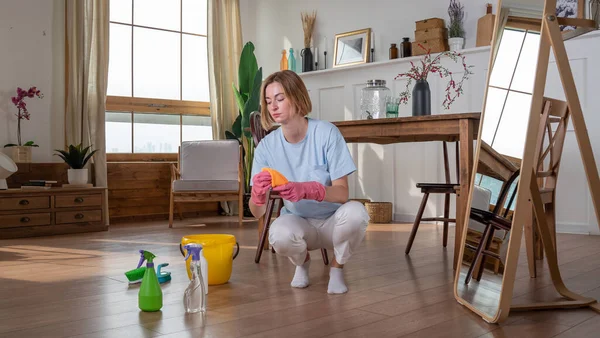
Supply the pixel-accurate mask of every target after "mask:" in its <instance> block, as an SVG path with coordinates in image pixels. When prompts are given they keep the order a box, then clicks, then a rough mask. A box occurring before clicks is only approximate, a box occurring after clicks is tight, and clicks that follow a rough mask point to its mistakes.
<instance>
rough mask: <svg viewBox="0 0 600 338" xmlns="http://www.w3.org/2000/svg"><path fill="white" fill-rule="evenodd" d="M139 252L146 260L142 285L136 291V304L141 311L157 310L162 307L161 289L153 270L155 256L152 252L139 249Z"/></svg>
mask: <svg viewBox="0 0 600 338" xmlns="http://www.w3.org/2000/svg"><path fill="white" fill-rule="evenodd" d="M140 253H141V254H142V255H144V259H145V260H146V261H147V262H146V272H145V273H144V278H143V279H142V285H141V286H140V291H139V293H138V306H139V307H140V310H142V311H148V312H152V311H158V310H160V309H161V308H162V305H163V301H162V290H161V289H160V284H159V283H158V277H157V276H156V271H155V270H154V262H153V260H154V258H155V257H156V256H155V255H154V254H153V253H151V252H150V251H146V250H140Z"/></svg>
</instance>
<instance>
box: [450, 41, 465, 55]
mask: <svg viewBox="0 0 600 338" xmlns="http://www.w3.org/2000/svg"><path fill="white" fill-rule="evenodd" d="M464 44H465V38H449V39H448V45H450V51H451V52H457V51H459V50H461V49H463V46H464Z"/></svg>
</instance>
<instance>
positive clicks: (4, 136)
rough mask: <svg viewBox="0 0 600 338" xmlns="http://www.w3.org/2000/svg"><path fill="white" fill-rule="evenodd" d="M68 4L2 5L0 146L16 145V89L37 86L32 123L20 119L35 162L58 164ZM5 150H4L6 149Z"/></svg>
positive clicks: (27, 0) (22, 0)
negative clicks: (13, 98) (32, 144)
mask: <svg viewBox="0 0 600 338" xmlns="http://www.w3.org/2000/svg"><path fill="white" fill-rule="evenodd" d="M64 32H65V30H64V0H53V1H39V0H18V1H17V0H11V1H0V42H1V43H2V47H1V48H0V146H4V145H5V144H7V143H16V142H17V117H16V116H15V114H16V113H17V109H16V107H15V106H14V105H13V104H12V102H11V96H15V95H16V89H17V87H21V88H23V89H27V88H29V87H30V86H36V87H38V89H40V90H41V91H42V93H43V94H44V98H43V99H37V98H28V99H27V100H26V102H27V108H28V110H29V112H30V114H31V120H29V121H27V120H23V121H21V134H22V141H23V142H26V141H28V140H33V141H35V142H36V143H37V144H39V145H40V147H39V148H33V161H34V162H51V161H57V159H58V160H60V158H58V157H56V156H54V157H53V156H52V154H53V149H56V148H62V144H63V123H64V86H65V85H64V63H65V59H64V49H65V44H64ZM5 151H6V150H5Z"/></svg>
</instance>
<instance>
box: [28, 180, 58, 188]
mask: <svg viewBox="0 0 600 338" xmlns="http://www.w3.org/2000/svg"><path fill="white" fill-rule="evenodd" d="M56 183H58V182H57V181H46V180H29V182H26V183H23V184H22V185H21V189H22V190H46V189H50V188H52V184H56Z"/></svg>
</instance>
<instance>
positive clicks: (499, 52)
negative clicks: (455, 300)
mask: <svg viewBox="0 0 600 338" xmlns="http://www.w3.org/2000/svg"><path fill="white" fill-rule="evenodd" d="M543 6H544V0H506V1H504V0H503V1H500V2H499V5H498V8H500V10H498V11H497V12H498V14H497V15H496V19H497V20H498V24H497V29H498V30H497V31H496V35H495V40H494V42H493V43H492V47H491V62H490V64H491V65H492V67H491V69H490V73H489V83H488V87H487V94H486V102H485V105H484V112H483V114H482V117H481V118H482V122H481V123H482V125H481V142H480V143H478V145H479V146H480V149H479V158H478V163H477V165H476V169H477V171H476V175H475V180H474V181H475V186H474V187H473V190H472V197H471V208H470V210H469V212H468V217H469V219H468V222H467V226H468V229H467V233H466V238H465V242H464V243H463V245H464V247H463V257H462V262H461V263H462V264H461V265H460V271H459V276H458V279H457V282H456V292H457V296H458V297H460V298H461V299H462V300H461V303H463V304H466V303H468V304H470V307H471V308H473V309H474V310H475V311H476V312H478V313H479V314H480V315H482V316H483V317H484V318H486V319H487V320H488V321H493V319H494V317H496V316H498V315H499V312H498V311H499V305H500V296H501V292H502V282H503V277H504V270H505V264H506V263H507V262H506V259H505V258H506V257H507V252H508V250H509V247H508V246H509V242H510V241H509V239H510V235H511V227H512V213H513V211H514V208H515V201H516V193H517V186H518V182H519V173H520V170H519V169H520V166H521V159H522V157H523V150H524V147H525V138H526V134H527V125H528V122H529V116H530V107H531V98H532V93H533V85H534V79H535V72H533V71H532V70H534V69H535V67H536V65H537V58H538V50H539V44H540V35H539V31H540V28H541V21H540V19H541V16H542V10H543ZM511 249H512V248H511ZM514 249H516V250H519V248H514ZM509 263H511V264H512V262H509ZM514 264H516V262H514Z"/></svg>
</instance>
